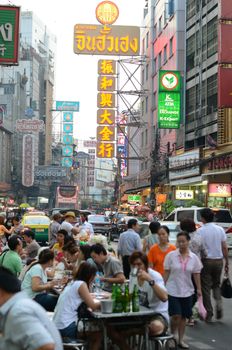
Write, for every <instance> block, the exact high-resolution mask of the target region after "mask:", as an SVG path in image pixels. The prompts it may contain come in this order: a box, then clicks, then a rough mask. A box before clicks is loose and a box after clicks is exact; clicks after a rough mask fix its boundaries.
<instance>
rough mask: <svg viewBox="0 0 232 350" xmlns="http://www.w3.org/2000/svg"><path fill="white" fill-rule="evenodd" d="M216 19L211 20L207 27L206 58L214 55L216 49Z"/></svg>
mask: <svg viewBox="0 0 232 350" xmlns="http://www.w3.org/2000/svg"><path fill="white" fill-rule="evenodd" d="M217 25H218V20H217V17H215V18H214V19H212V20H211V21H210V22H209V23H208V25H207V57H210V56H212V55H214V54H215V53H216V52H217V49H218V35H217Z"/></svg>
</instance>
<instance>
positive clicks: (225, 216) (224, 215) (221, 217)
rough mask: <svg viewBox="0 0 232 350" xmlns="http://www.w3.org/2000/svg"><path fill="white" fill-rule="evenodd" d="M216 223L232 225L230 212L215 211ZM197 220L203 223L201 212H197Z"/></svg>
mask: <svg viewBox="0 0 232 350" xmlns="http://www.w3.org/2000/svg"><path fill="white" fill-rule="evenodd" d="M213 212H214V222H221V223H232V216H231V214H230V212H229V210H220V209H219V210H213ZM197 220H198V221H201V215H200V210H198V212H197Z"/></svg>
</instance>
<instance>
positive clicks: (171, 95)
mask: <svg viewBox="0 0 232 350" xmlns="http://www.w3.org/2000/svg"><path fill="white" fill-rule="evenodd" d="M180 122H181V75H180V72H179V71H166V70H164V71H162V70H160V71H159V92H158V127H159V129H179V127H180Z"/></svg>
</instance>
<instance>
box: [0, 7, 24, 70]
mask: <svg viewBox="0 0 232 350" xmlns="http://www.w3.org/2000/svg"><path fill="white" fill-rule="evenodd" d="M19 14H20V8H19V7H15V6H0V64H6V65H8V66H9V65H16V64H18V54H19Z"/></svg>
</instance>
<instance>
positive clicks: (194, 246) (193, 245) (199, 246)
mask: <svg viewBox="0 0 232 350" xmlns="http://www.w3.org/2000/svg"><path fill="white" fill-rule="evenodd" d="M190 238H191V240H190V243H189V249H190V250H191V252H193V253H194V254H196V255H197V256H198V258H199V259H204V258H206V256H207V253H206V250H205V248H204V246H203V241H202V238H201V235H200V234H199V233H198V232H197V231H195V232H192V233H190Z"/></svg>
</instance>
